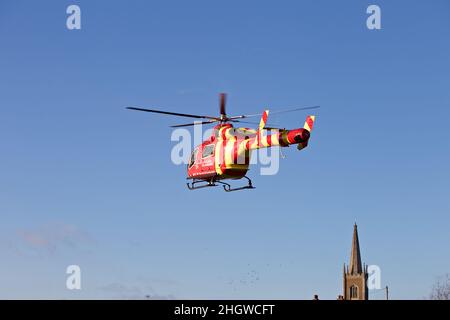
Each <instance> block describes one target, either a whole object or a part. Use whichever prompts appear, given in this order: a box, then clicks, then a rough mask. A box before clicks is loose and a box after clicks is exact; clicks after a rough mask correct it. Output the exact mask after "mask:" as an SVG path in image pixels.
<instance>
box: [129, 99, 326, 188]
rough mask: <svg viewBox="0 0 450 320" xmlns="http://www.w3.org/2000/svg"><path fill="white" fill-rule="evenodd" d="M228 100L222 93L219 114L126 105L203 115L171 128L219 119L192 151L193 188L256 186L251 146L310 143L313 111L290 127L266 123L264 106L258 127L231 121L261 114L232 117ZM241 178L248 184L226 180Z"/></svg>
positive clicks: (211, 122)
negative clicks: (251, 170) (233, 184)
mask: <svg viewBox="0 0 450 320" xmlns="http://www.w3.org/2000/svg"><path fill="white" fill-rule="evenodd" d="M225 103H226V95H225V94H224V93H221V94H220V116H219V117H213V116H203V115H194V114H185V113H177V112H168V111H161V110H153V109H144V108H137V107H127V109H130V110H137V111H145V112H153V113H160V114H167V115H173V116H179V117H188V118H195V119H201V121H197V122H193V123H186V124H179V125H173V126H171V127H172V128H179V127H187V126H194V125H197V124H213V123H218V124H217V125H216V126H214V129H213V132H212V134H211V136H210V137H209V138H208V139H207V140H205V141H203V142H202V143H201V144H200V145H198V146H196V147H195V149H194V151H193V152H192V154H191V157H190V160H189V164H188V166H187V174H188V177H187V179H189V180H192V181H191V182H190V183H189V182H188V183H187V186H188V188H189V189H190V190H194V189H200V188H205V187H214V186H217V183H219V184H221V185H222V186H223V188H224V190H225V191H227V192H229V191H237V190H243V189H253V188H254V187H253V185H252V181H251V180H250V178H248V177H247V176H246V174H247V171H248V169H249V165H250V157H251V152H252V150H257V149H260V148H269V147H273V146H280V147H288V146H289V145H291V144H296V145H297V149H298V150H302V149H304V148H305V147H306V146H307V145H308V141H309V137H310V133H311V130H312V128H313V125H314V120H315V116H314V115H309V116H307V117H306V121H305V124H304V126H303V128H297V129H292V130H287V129H280V128H274V127H267V126H266V123H267V117H268V115H269V110H265V111H264V112H263V114H262V117H261V121H260V122H259V126H258V128H257V129H252V128H235V127H233V125H232V123H241V122H242V123H249V122H247V121H244V120H242V119H246V118H250V117H255V116H259V115H260V114H250V115H240V116H231V117H229V116H227V114H226V111H225ZM316 108H319V106H313V107H303V108H296V109H290V110H283V111H276V112H273V113H284V112H292V111H300V110H307V109H316ZM250 123H251V122H250ZM241 178H245V179H247V182H248V184H247V185H245V186H243V187H238V188H232V187H231V185H230V184H229V183H227V182H224V181H223V180H227V179H232V180H237V179H241Z"/></svg>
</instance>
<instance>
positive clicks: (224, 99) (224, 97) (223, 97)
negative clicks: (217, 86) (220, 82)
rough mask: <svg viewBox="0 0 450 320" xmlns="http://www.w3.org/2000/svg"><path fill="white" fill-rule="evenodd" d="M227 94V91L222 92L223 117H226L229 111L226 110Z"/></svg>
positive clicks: (221, 113)
mask: <svg viewBox="0 0 450 320" xmlns="http://www.w3.org/2000/svg"><path fill="white" fill-rule="evenodd" d="M226 99H227V95H226V94H225V93H221V94H220V115H221V116H222V117H226V116H227V113H226V110H225V104H226Z"/></svg>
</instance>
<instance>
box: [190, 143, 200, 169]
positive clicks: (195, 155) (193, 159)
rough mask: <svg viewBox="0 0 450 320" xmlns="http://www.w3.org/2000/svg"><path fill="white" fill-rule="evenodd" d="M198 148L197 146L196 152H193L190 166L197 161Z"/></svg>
mask: <svg viewBox="0 0 450 320" xmlns="http://www.w3.org/2000/svg"><path fill="white" fill-rule="evenodd" d="M197 153H198V148H195V150H194V152H192V154H191V159H190V160H189V167H192V165H193V164H194V163H195V159H197Z"/></svg>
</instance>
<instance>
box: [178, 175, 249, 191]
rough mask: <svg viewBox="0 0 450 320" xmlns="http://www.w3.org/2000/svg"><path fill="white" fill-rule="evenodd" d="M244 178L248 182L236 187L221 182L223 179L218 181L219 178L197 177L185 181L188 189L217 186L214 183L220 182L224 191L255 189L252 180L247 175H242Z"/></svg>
mask: <svg viewBox="0 0 450 320" xmlns="http://www.w3.org/2000/svg"><path fill="white" fill-rule="evenodd" d="M244 178H245V179H247V181H248V184H247V185H246V186H243V187H238V188H232V187H231V184H229V183H226V182H223V181H219V180H214V179H212V180H209V181H205V180H199V179H193V180H192V182H191V183H189V182H188V183H186V185H187V187H188V189H189V190H196V189H202V188H207V187H217V184H216V183H220V184H221V185H222V186H223V190H225V191H226V192H232V191H238V190H244V189H255V187H254V186H253V185H252V180H250V178H249V177H247V176H244ZM199 183H202V184H201V185H198V186H197V184H199Z"/></svg>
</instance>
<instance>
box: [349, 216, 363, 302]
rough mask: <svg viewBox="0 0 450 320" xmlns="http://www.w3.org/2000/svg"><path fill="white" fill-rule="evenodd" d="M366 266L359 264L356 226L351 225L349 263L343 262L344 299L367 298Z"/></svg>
mask: <svg viewBox="0 0 450 320" xmlns="http://www.w3.org/2000/svg"><path fill="white" fill-rule="evenodd" d="M367 278H368V273H367V266H366V265H362V264H361V252H360V251H359V240H358V227H357V226H356V223H355V225H354V226H353V240H352V253H351V255H350V264H349V265H348V266H346V265H345V264H344V294H343V296H344V297H343V298H344V300H369V289H368V288H367Z"/></svg>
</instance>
